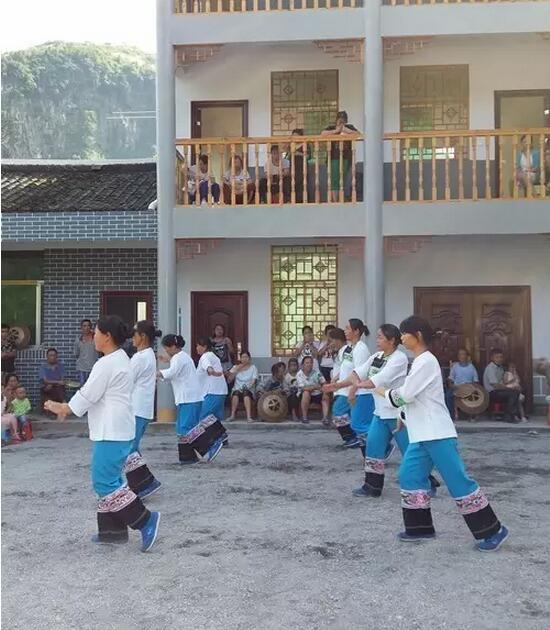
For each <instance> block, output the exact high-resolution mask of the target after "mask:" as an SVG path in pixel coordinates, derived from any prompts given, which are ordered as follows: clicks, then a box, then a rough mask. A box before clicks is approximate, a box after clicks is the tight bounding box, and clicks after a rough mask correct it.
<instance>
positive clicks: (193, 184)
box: [187, 155, 220, 205]
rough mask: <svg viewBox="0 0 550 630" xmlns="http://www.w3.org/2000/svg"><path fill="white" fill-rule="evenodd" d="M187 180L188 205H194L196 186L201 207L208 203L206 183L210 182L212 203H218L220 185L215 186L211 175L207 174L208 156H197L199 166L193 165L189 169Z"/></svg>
mask: <svg viewBox="0 0 550 630" xmlns="http://www.w3.org/2000/svg"><path fill="white" fill-rule="evenodd" d="M187 177H188V180H187V190H188V191H189V203H191V204H193V203H195V197H196V194H197V184H198V187H199V198H200V202H201V205H206V204H207V203H208V181H209V180H210V194H211V195H212V200H213V202H214V203H220V185H219V184H216V180H215V179H214V176H213V175H209V174H208V156H207V155H201V156H199V164H198V168H197V165H196V164H194V165H193V166H191V167H190V168H189V172H188V176H187Z"/></svg>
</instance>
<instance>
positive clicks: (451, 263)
mask: <svg viewBox="0 0 550 630" xmlns="http://www.w3.org/2000/svg"><path fill="white" fill-rule="evenodd" d="M445 285H446V286H476V285H479V286H483V285H485V286H490V285H529V286H531V310H532V317H533V327H532V334H533V356H534V357H542V356H550V334H549V331H550V236H549V235H541V236H523V237H517V236H499V237H467V238H466V237H436V238H434V239H433V240H432V241H431V242H429V243H426V244H424V246H423V247H422V249H421V250H420V251H418V252H416V253H411V254H406V255H404V256H400V257H396V258H389V257H387V258H386V318H387V319H388V320H389V321H395V322H399V321H401V320H402V319H403V318H404V317H406V316H407V315H410V314H411V313H412V312H413V302H414V301H413V288H414V287H415V286H424V287H429V286H445Z"/></svg>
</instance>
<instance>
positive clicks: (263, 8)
mask: <svg viewBox="0 0 550 630" xmlns="http://www.w3.org/2000/svg"><path fill="white" fill-rule="evenodd" d="M363 1H364V0H175V5H174V12H175V13H177V14H185V15H198V14H217V13H244V12H249V13H265V12H273V13H274V12H276V11H301V10H306V9H355V8H360V7H362V6H363Z"/></svg>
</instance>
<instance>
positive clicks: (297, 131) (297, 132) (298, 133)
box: [291, 129, 304, 136]
mask: <svg viewBox="0 0 550 630" xmlns="http://www.w3.org/2000/svg"><path fill="white" fill-rule="evenodd" d="M291 135H293V136H303V135H304V130H303V129H293V130H292V134H291Z"/></svg>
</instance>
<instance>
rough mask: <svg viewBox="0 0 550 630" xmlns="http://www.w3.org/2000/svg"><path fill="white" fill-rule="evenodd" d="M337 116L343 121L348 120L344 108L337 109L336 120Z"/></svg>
mask: <svg viewBox="0 0 550 630" xmlns="http://www.w3.org/2000/svg"><path fill="white" fill-rule="evenodd" d="M339 118H341V119H342V120H343V121H344V122H346V123H347V122H348V113H347V112H346V111H345V110H342V111H339V112H338V113H337V114H336V120H338V119H339Z"/></svg>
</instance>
